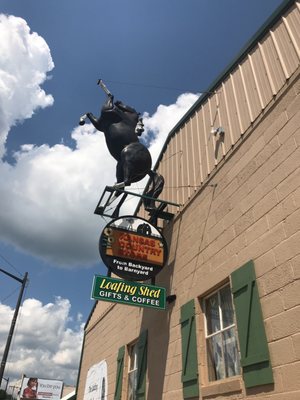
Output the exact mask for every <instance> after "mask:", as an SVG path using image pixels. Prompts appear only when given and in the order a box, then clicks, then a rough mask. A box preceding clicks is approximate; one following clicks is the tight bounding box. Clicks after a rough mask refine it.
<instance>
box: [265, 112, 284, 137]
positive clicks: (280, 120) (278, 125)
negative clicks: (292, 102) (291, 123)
mask: <svg viewBox="0 0 300 400" xmlns="http://www.w3.org/2000/svg"><path fill="white" fill-rule="evenodd" d="M287 122H288V117H287V113H286V112H285V111H284V112H282V113H280V114H279V116H278V117H277V118H275V120H274V121H272V122H271V125H270V126H269V127H268V128H267V129H266V130H265V132H264V134H263V135H264V138H265V142H266V143H268V142H269V141H271V140H272V139H273V138H274V136H275V135H276V134H277V133H278V132H279V131H280V130H281V129H282V128H283V127H284V126H285V125H286V124H287Z"/></svg>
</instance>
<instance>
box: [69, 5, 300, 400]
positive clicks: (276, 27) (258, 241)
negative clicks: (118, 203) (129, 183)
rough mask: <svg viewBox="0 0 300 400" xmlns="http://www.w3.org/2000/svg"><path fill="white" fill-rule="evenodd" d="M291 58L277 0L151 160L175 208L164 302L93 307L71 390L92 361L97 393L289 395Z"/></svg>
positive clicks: (290, 18) (295, 329)
mask: <svg viewBox="0 0 300 400" xmlns="http://www.w3.org/2000/svg"><path fill="white" fill-rule="evenodd" d="M299 64H300V2H299V1H295V0H286V1H284V2H283V4H282V6H281V7H280V8H279V9H278V10H277V11H276V13H275V14H274V15H272V17H271V18H270V20H268V21H267V22H266V24H265V25H264V26H263V27H262V29H261V30H260V31H259V32H258V33H257V35H256V36H255V37H254V38H253V39H252V40H251V42H250V43H249V44H248V45H247V47H246V48H245V49H243V51H242V52H241V53H240V55H239V57H238V58H237V59H236V60H234V61H233V63H232V64H231V65H230V66H229V67H228V68H227V69H226V71H224V73H223V74H222V76H220V77H219V78H218V79H217V80H216V81H215V82H214V83H213V84H212V85H211V86H210V88H209V89H208V90H207V92H210V94H208V93H207V94H203V95H202V96H201V97H200V98H199V100H198V101H197V102H196V104H195V105H194V106H193V107H192V109H191V110H189V112H188V113H187V114H186V115H185V116H184V117H183V119H182V120H181V121H180V122H179V123H178V124H177V126H176V127H175V128H174V129H173V130H172V131H171V132H170V134H169V136H168V139H167V141H166V143H165V145H164V147H163V149H162V152H161V155H160V157H159V160H158V162H157V165H156V169H157V170H158V171H159V172H160V173H161V174H162V175H163V176H164V177H165V180H166V187H165V189H164V192H163V193H162V195H161V198H163V199H165V200H168V201H172V202H175V203H178V204H181V205H182V206H181V207H180V208H179V210H178V208H176V207H169V210H168V211H170V212H172V213H174V218H173V219H172V221H170V222H168V223H164V226H163V234H164V236H165V238H166V240H167V242H168V244H169V259H168V264H167V266H165V268H164V269H163V270H162V271H161V272H160V273H159V274H158V275H157V277H156V284H157V285H158V286H160V287H165V288H166V289H167V294H169V295H170V294H174V295H176V300H175V301H173V302H171V303H169V304H168V305H167V308H166V310H165V311H160V310H153V309H147V308H138V307H132V306H127V305H122V304H116V303H108V302H98V303H96V304H95V306H94V308H93V310H92V312H91V314H90V317H89V320H88V322H87V324H86V327H85V338H84V344H83V351H82V359H81V364H80V371H79V377H78V385H77V399H80V400H81V399H84V391H85V387H86V380H87V374H88V371H89V370H91V368H92V367H93V366H95V365H97V364H98V363H102V362H105V368H106V369H105V371H106V375H105V378H106V384H107V393H106V394H105V396H107V398H108V399H115V400H121V399H122V400H125V399H148V400H160V399H164V400H168V399H170V400H177V399H178V400H179V399H180V400H181V399H187V398H189V399H201V400H202V399H203V400H204V399H231V400H236V399H248V398H249V399H250V398H253V399H257V400H258V399H259V400H263V399H264V400H299V399H300V295H299V293H300V245H299V244H300V66H299ZM138 213H139V215H141V216H145V217H146V213H144V211H143V208H142V206H141V207H140V208H139V209H138ZM130 396H131V397H130ZM103 398H106V397H103Z"/></svg>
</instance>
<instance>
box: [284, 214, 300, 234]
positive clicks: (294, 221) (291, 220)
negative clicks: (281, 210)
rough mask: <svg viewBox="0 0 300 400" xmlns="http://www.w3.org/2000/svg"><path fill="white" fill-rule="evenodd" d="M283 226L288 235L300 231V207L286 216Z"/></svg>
mask: <svg viewBox="0 0 300 400" xmlns="http://www.w3.org/2000/svg"><path fill="white" fill-rule="evenodd" d="M283 227H284V230H285V232H286V236H287V237H289V236H292V235H293V234H294V233H296V232H298V231H300V209H298V210H297V211H295V212H294V213H293V214H291V215H290V216H288V217H287V218H286V220H285V222H284V225H283Z"/></svg>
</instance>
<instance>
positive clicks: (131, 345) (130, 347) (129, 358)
mask: <svg viewBox="0 0 300 400" xmlns="http://www.w3.org/2000/svg"><path fill="white" fill-rule="evenodd" d="M131 350H133V351H132V352H131ZM132 354H133V355H134V362H133V369H130V367H131V364H132V363H131V361H132ZM131 374H135V379H134V382H135V384H136V386H135V387H133V396H134V397H133V400H136V398H137V374H138V339H136V340H135V341H133V342H131V343H129V344H128V345H127V374H126V380H127V385H126V400H129V394H130V393H129V383H130V375H131Z"/></svg>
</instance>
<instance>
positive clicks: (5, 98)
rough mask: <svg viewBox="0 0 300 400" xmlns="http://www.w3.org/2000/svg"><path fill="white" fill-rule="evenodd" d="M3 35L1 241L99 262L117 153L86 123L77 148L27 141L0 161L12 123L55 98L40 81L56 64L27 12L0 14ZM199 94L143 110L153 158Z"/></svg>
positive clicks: (64, 259)
mask: <svg viewBox="0 0 300 400" xmlns="http://www.w3.org/2000/svg"><path fill="white" fill-rule="evenodd" d="M0 36H1V38H2V39H3V40H1V42H0V88H1V90H0V114H1V115H2V117H3V118H0V120H1V119H2V121H3V122H2V125H1V126H0V198H1V208H0V226H1V230H0V240H2V241H4V242H7V243H11V244H12V245H13V246H15V247H16V248H18V249H19V250H21V251H23V252H26V253H29V254H31V255H34V256H36V257H39V258H41V259H43V260H46V261H48V262H50V263H55V264H56V265H62V266H70V267H74V266H76V265H88V264H92V263H95V262H97V261H98V260H99V255H98V245H97V242H98V238H99V235H100V232H101V230H102V227H103V226H104V223H105V222H104V219H101V218H100V217H98V216H95V215H94V214H93V212H94V209H95V207H96V205H97V203H98V200H99V198H100V195H101V194H102V191H103V189H104V187H105V186H106V185H112V184H113V183H114V182H115V167H116V163H115V160H114V159H113V158H112V157H111V156H110V155H109V153H108V150H107V148H106V144H105V140H104V135H103V133H101V132H98V131H96V130H95V129H94V128H93V126H92V125H91V124H86V125H85V126H80V127H79V126H78V127H76V128H75V129H74V130H73V132H72V138H73V140H74V141H75V149H72V148H70V147H68V146H67V145H65V144H63V142H62V143H60V144H56V145H55V146H52V147H50V146H49V145H47V144H44V145H41V146H36V145H34V144H30V143H29V144H28V143H24V144H23V146H21V148H20V150H19V151H18V152H16V153H15V154H14V157H15V163H14V165H10V164H8V163H7V162H4V161H3V160H2V161H1V155H3V154H4V152H5V141H6V138H7V135H8V133H9V129H10V128H11V127H12V126H13V125H14V124H15V123H17V122H20V121H22V120H23V119H25V118H30V117H32V115H33V113H34V111H35V110H36V109H37V108H39V107H46V106H49V105H51V104H52V103H53V98H52V96H50V95H46V94H45V92H44V91H43V90H42V89H41V87H40V85H41V84H42V83H43V82H44V80H45V79H46V74H47V72H48V71H50V70H51V69H52V68H53V66H54V65H53V61H52V58H51V54H50V50H49V48H48V46H47V44H46V42H45V41H44V39H43V38H41V37H40V36H38V35H37V34H36V33H31V32H30V29H29V27H28V25H27V24H26V21H24V20H23V19H21V18H16V17H12V16H4V15H0ZM196 99H197V96H196V95H193V94H183V95H181V96H179V97H178V99H177V101H176V104H172V105H160V106H159V107H158V108H157V111H156V112H155V113H154V114H153V115H152V116H150V115H149V114H147V113H146V114H145V115H144V123H145V132H144V134H143V137H144V138H145V139H146V140H147V141H148V142H149V141H150V140H151V142H150V151H151V153H152V156H153V161H154V162H155V160H156V158H157V156H158V154H159V152H160V149H161V147H162V145H163V143H164V141H165V139H166V137H167V134H168V132H169V131H170V130H171V128H172V127H173V126H174V125H175V124H176V123H177V122H178V120H179V119H180V118H181V117H182V116H183V115H184V113H185V112H186V111H187V109H188V108H190V106H191V105H192V104H193V103H194V102H195V100H196ZM144 184H145V181H143V182H138V183H137V184H135V185H133V187H131V188H130V190H134V187H139V188H141V187H142V185H144ZM141 192H142V190H141V189H140V193H141ZM124 209H125V210H126V211H127V212H130V211H129V210H134V206H133V203H132V202H131V201H129V202H126V204H125V207H124Z"/></svg>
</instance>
